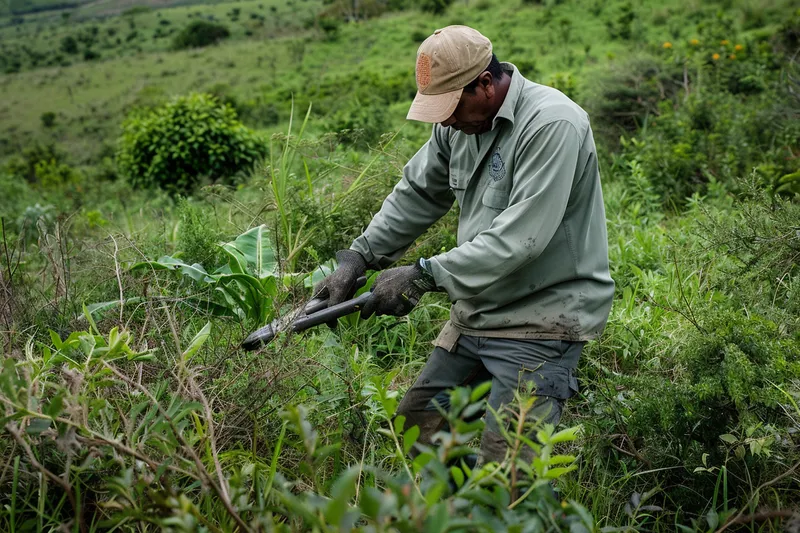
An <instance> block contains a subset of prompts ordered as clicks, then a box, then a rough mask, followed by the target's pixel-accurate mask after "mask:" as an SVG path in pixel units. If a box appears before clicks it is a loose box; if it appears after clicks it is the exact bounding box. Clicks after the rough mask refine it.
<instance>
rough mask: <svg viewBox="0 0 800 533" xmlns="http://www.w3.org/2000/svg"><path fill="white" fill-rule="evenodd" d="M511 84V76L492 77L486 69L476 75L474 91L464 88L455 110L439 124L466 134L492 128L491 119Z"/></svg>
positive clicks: (480, 132) (482, 131) (477, 133)
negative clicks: (476, 83)
mask: <svg viewBox="0 0 800 533" xmlns="http://www.w3.org/2000/svg"><path fill="white" fill-rule="evenodd" d="M510 86H511V76H509V75H507V74H504V75H503V77H502V78H494V77H493V76H492V73H491V72H489V71H488V70H487V71H485V72H483V74H481V75H480V76H478V85H477V87H475V89H474V92H470V91H468V90H464V92H463V93H462V94H461V99H460V100H459V101H458V106H456V109H455V111H453V114H452V115H450V117H449V118H448V119H447V120H444V121H442V122H441V123H440V124H441V125H442V126H445V127H448V126H449V127H451V128H453V129H456V130H458V131H461V132H464V133H465V134H467V135H480V134H482V133H486V132H487V131H489V130H491V129H492V121H493V120H494V117H495V115H497V112H498V111H499V110H500V107H501V106H502V105H503V102H504V101H505V99H506V94H508V88H509V87H510Z"/></svg>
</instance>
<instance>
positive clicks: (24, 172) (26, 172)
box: [5, 143, 66, 183]
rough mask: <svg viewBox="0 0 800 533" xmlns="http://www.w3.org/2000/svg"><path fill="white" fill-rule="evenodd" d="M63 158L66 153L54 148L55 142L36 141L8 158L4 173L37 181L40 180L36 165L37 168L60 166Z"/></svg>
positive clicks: (31, 181) (64, 158)
mask: <svg viewBox="0 0 800 533" xmlns="http://www.w3.org/2000/svg"><path fill="white" fill-rule="evenodd" d="M65 160H66V155H65V154H64V152H63V151H62V150H60V149H58V148H56V145H55V144H40V143H36V144H33V145H31V146H29V147H27V148H25V149H24V150H22V154H20V155H17V156H15V157H12V158H10V159H9V160H8V161H7V162H6V164H5V167H6V173H8V174H10V175H12V176H16V177H18V178H19V179H24V180H26V181H27V182H29V183H37V182H39V181H40V176H38V175H37V170H36V169H37V167H38V168H39V169H51V168H53V167H60V166H61V165H63V164H64V162H65Z"/></svg>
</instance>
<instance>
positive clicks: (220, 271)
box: [130, 226, 305, 326]
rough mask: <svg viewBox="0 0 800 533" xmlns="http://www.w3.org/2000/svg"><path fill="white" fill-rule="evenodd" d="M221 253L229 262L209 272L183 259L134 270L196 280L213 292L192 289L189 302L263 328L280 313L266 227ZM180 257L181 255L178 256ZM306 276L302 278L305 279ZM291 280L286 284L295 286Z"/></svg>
mask: <svg viewBox="0 0 800 533" xmlns="http://www.w3.org/2000/svg"><path fill="white" fill-rule="evenodd" d="M218 249H219V252H220V253H223V254H224V255H225V258H226V259H227V263H226V264H223V265H221V266H219V267H218V268H216V270H214V271H213V273H209V272H208V271H207V270H206V269H205V267H204V266H203V265H201V264H199V263H193V264H190V263H187V262H185V261H183V260H182V259H180V258H179V257H173V256H169V255H166V256H163V257H160V258H159V259H158V260H156V261H145V262H140V263H135V264H134V265H132V266H131V267H130V268H131V270H132V271H156V270H170V271H174V272H179V273H180V274H181V275H182V276H183V277H185V278H188V279H191V280H193V281H194V282H195V283H196V284H197V285H198V286H200V287H201V288H202V289H208V288H210V289H213V293H212V294H211V296H210V297H209V295H208V294H206V293H203V292H200V294H199V295H198V294H196V293H197V292H198V291H196V290H190V291H189V294H188V296H187V302H188V303H189V304H190V305H191V306H194V307H196V308H198V309H201V310H203V311H206V312H208V313H210V314H213V315H219V316H235V317H238V318H239V319H241V320H246V321H247V322H248V323H249V325H250V326H261V325H263V324H264V323H266V322H268V320H269V319H271V318H272V317H273V316H274V315H275V313H276V311H277V307H278V306H277V305H276V302H275V299H276V297H277V296H278V292H279V291H278V287H279V283H278V281H277V268H278V263H277V261H276V259H275V251H274V250H273V248H272V245H271V244H270V241H269V237H268V236H267V228H266V227H265V226H257V227H255V228H252V229H250V230H248V231H246V232H244V233H242V234H241V235H239V236H238V237H237V238H236V239H235V240H233V241H231V242H228V243H224V244H219V245H218ZM176 255H178V254H176ZM302 277H305V276H304V275H301V278H302ZM291 280H292V278H291V277H287V279H286V282H287V283H291Z"/></svg>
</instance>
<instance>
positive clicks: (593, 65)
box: [0, 0, 780, 163]
mask: <svg viewBox="0 0 800 533" xmlns="http://www.w3.org/2000/svg"><path fill="white" fill-rule="evenodd" d="M94 7H97V5H96V4H92V5H91V6H86V7H85V8H83V9H86V10H88V9H90V8H94ZM319 7H320V4H319V3H317V2H314V1H302V0H294V1H290V2H285V1H281V0H246V1H241V2H226V3H218V4H206V5H193V6H181V7H170V8H165V9H158V10H152V11H143V12H137V13H136V14H134V15H123V16H116V17H110V18H108V19H88V20H86V21H83V22H77V23H73V22H72V21H71V19H69V20H55V21H54V20H49V19H48V20H44V19H43V20H41V21H39V22H34V21H31V22H30V23H26V24H24V25H22V26H17V27H7V28H4V29H2V30H0V43H2V45H1V46H13V45H15V44H19V43H21V42H22V41H29V43H30V44H29V46H30V47H31V48H34V47H39V48H40V49H42V50H45V49H48V48H50V49H52V48H54V47H56V48H57V47H58V46H59V44H58V43H59V42H60V40H61V39H63V38H64V37H65V36H66V35H70V34H74V33H75V32H83V31H87V30H88V29H90V28H97V33H98V35H99V37H98V39H99V42H100V43H101V46H99V47H98V51H99V53H100V57H99V58H98V59H95V60H93V61H83V60H80V59H79V60H78V61H77V62H76V63H75V64H71V65H68V66H52V67H47V68H38V69H33V70H29V71H27V72H21V73H17V74H10V75H5V76H0V87H2V90H3V92H4V94H5V95H6V98H5V100H4V101H3V103H2V104H0V120H1V121H2V122H3V124H4V125H6V132H5V133H0V154H2V152H6V153H9V152H13V151H14V150H16V148H15V147H19V146H23V145H24V144H26V143H28V142H31V141H33V140H35V139H37V138H38V139H47V140H50V141H56V142H58V143H61V144H64V145H65V146H68V147H69V148H70V152H71V153H72V154H74V156H75V157H76V159H77V160H79V161H81V162H84V163H88V162H90V161H92V160H94V159H95V158H96V157H97V155H98V154H99V153H101V152H103V150H106V149H105V148H103V146H104V145H105V144H107V143H109V142H111V141H113V139H114V138H115V137H116V135H117V131H118V130H117V127H118V124H119V122H120V121H121V119H122V117H123V112H124V110H125V109H127V108H128V107H130V106H131V105H135V104H137V103H138V104H141V103H142V102H143V101H145V103H146V101H147V99H148V98H150V99H152V98H153V97H154V96H158V97H168V96H169V95H173V94H184V93H187V92H190V91H203V90H208V89H209V88H212V87H214V86H219V85H220V84H223V85H226V86H228V87H229V89H230V91H232V93H233V95H235V96H236V97H237V98H241V99H251V100H252V99H258V98H260V99H261V100H268V101H269V104H270V105H273V106H274V107H275V109H276V110H277V112H278V113H279V114H280V117H281V119H280V120H281V121H282V120H285V119H286V118H287V116H288V111H289V108H290V102H291V99H292V97H294V98H295V100H296V102H297V103H298V105H300V106H302V107H305V106H307V105H308V103H310V102H313V103H314V110H315V112H318V113H321V114H322V115H326V114H327V113H328V112H329V111H331V110H332V109H334V108H336V107H337V106H340V105H343V103H344V102H347V101H348V98H349V96H348V93H347V92H346V91H344V90H343V89H342V87H346V86H347V83H348V82H347V81H346V80H347V78H348V77H352V76H364V75H370V76H377V78H378V79H380V78H397V79H398V80H401V81H402V80H405V81H403V82H402V83H404V84H405V86H406V87H407V88H408V90H407V91H406V94H407V96H406V98H401V101H398V102H396V104H397V105H395V106H392V107H390V108H389V111H390V120H391V122H392V123H394V124H397V125H400V124H402V123H403V122H404V120H403V118H404V116H405V109H406V107H407V102H408V101H409V100H410V98H411V97H412V96H413V65H414V55H415V53H416V48H417V46H418V44H419V42H420V41H421V40H422V39H423V38H424V37H425V36H427V35H429V34H430V33H431V32H432V31H433V30H434V29H436V28H438V27H442V26H445V25H448V24H469V25H472V26H474V27H477V28H480V29H481V31H483V32H484V33H485V34H486V35H487V36H489V37H490V38H491V39H492V41H493V43H494V47H495V51H496V53H497V55H498V57H500V58H501V60H508V61H512V62H514V63H515V64H517V65H518V66H519V68H520V70H521V71H522V72H523V73H525V74H526V75H527V76H529V77H530V78H532V79H535V80H537V81H540V82H542V83H547V84H551V85H555V86H557V87H559V88H560V89H562V90H564V91H565V92H567V94H573V93H575V92H576V91H577V90H579V89H580V86H581V84H582V83H585V81H586V80H590V79H591V78H592V76H591V73H592V72H594V71H601V70H603V69H605V68H606V67H605V66H606V65H607V64H609V62H610V61H612V60H614V59H618V58H622V57H628V56H631V55H634V54H636V53H637V50H636V49H631V48H630V47H629V45H628V43H627V42H626V41H624V40H611V39H608V36H607V33H608V28H607V27H606V24H604V22H603V20H602V17H600V16H599V13H600V12H603V13H605V12H606V11H604V10H607V11H608V13H610V14H611V15H612V16H614V15H615V13H616V11H618V7H614V6H610V7H603V6H602V5H601V4H597V3H595V2H593V1H590V0H585V1H582V2H574V3H571V4H569V5H552V6H548V7H543V6H526V5H523V6H520V5H518V4H509V3H508V2H504V1H499V0H483V1H482V2H479V3H478V4H475V5H473V4H466V3H461V2H459V3H457V4H454V5H453V6H452V7H451V9H450V10H449V12H448V13H447V14H446V15H442V16H432V15H429V14H426V15H425V16H420V13H419V12H417V11H407V12H401V13H395V14H390V15H387V16H384V17H381V18H379V19H376V20H372V21H369V23H368V24H369V31H366V30H367V28H366V24H367V23H364V22H356V23H345V24H343V25H342V26H341V28H340V30H339V32H338V35H337V36H336V37H335V38H334V39H326V38H325V37H324V35H322V33H321V32H320V31H319V30H313V29H312V30H302V28H300V26H301V25H302V24H303V20H305V19H309V18H311V17H312V16H313V12H314V10H316V9H319ZM779 8H780V6H772V7H770V8H769V9H779ZM765 9H766V8H765ZM234 10H238V11H234ZM641 10H642V13H643V15H640V16H639V17H637V19H636V20H635V22H634V24H633V27H632V31H635V32H636V34H637V35H641V36H644V37H645V40H646V42H647V43H648V44H647V45H646V46H647V47H648V48H649V49H650V50H651V51H658V50H660V48H661V46H662V44H663V42H665V41H678V40H681V39H684V40H686V39H690V38H692V37H694V35H693V34H692V31H694V30H692V29H691V28H693V26H688V25H686V24H683V23H680V22H679V21H683V20H685V19H686V17H688V18H690V19H693V20H697V21H702V20H703V19H704V18H712V17H714V16H715V9H713V8H707V7H705V6H704V5H703V4H702V3H693V4H689V5H678V4H675V3H673V4H672V5H664V4H663V3H661V2H647V3H646V4H645V6H643V7H642V8H641ZM80 11H81V10H78V12H80ZM679 12H680V13H682V17H677V16H676V14H677V13H679ZM234 14H236V15H235V16H234ZM262 15H263V16H265V18H264V20H263V21H261V19H258V18H253V17H256V16H262ZM198 17H202V18H204V19H215V20H218V21H221V22H223V23H225V24H226V25H227V26H228V27H229V28H230V29H231V31H232V36H231V38H230V39H229V40H227V41H225V42H223V43H221V44H219V45H217V46H212V47H208V48H205V49H201V50H195V51H182V52H171V51H169V45H170V42H171V35H172V32H174V31H175V30H177V29H179V28H181V27H183V25H185V24H187V23H188V22H190V21H191V20H193V19H196V18H198ZM231 19H236V20H235V22H233V21H232V20H231ZM261 22H263V24H261ZM743 22H744V21H743V20H739V24H742V23H743ZM159 31H161V32H162V33H163V32H167V33H166V34H164V35H161V36H160V37H156V36H155V32H159ZM134 32H135V33H136V35H135V36H134V37H133V38H131V39H130V40H128V36H130V35H131V34H132V33H134ZM248 32H250V33H251V35H247V33H248ZM298 32H299V33H298ZM288 34H291V37H290V36H288ZM18 35H19V36H18ZM117 40H121V41H122V44H120V45H113V43H112V42H116V41H117ZM342 80H344V81H342ZM331 90H334V91H340V92H341V94H330V91H331ZM389 103H390V104H393V103H395V102H389ZM45 112H54V113H56V115H57V121H56V126H55V127H54V128H51V129H47V130H45V129H44V128H43V127H42V125H41V121H40V116H41V115H42V113H45ZM420 128H421V126H419V125H409V127H408V128H407V129H408V130H411V131H423V129H420ZM3 135H5V136H6V137H5V138H3V137H2V136H3Z"/></svg>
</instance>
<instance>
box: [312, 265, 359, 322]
mask: <svg viewBox="0 0 800 533" xmlns="http://www.w3.org/2000/svg"><path fill="white" fill-rule="evenodd" d="M336 262H337V263H339V266H337V267H336V270H334V271H333V273H332V274H331V275H329V276H328V277H326V278H325V279H323V280H322V281H320V282H319V283H317V286H316V287H314V296H313V297H314V298H327V299H328V307H330V306H332V305H336V304H340V303H342V302H344V301H345V300H348V299H350V298H352V297H353V293H354V292H355V287H356V280H357V279H358V278H360V277H361V276H363V275H364V272H366V271H367V263H366V261H364V258H363V257H361V254H360V253H358V252H355V251H353V250H339V251H338V252H336ZM334 322H335V321H334Z"/></svg>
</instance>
